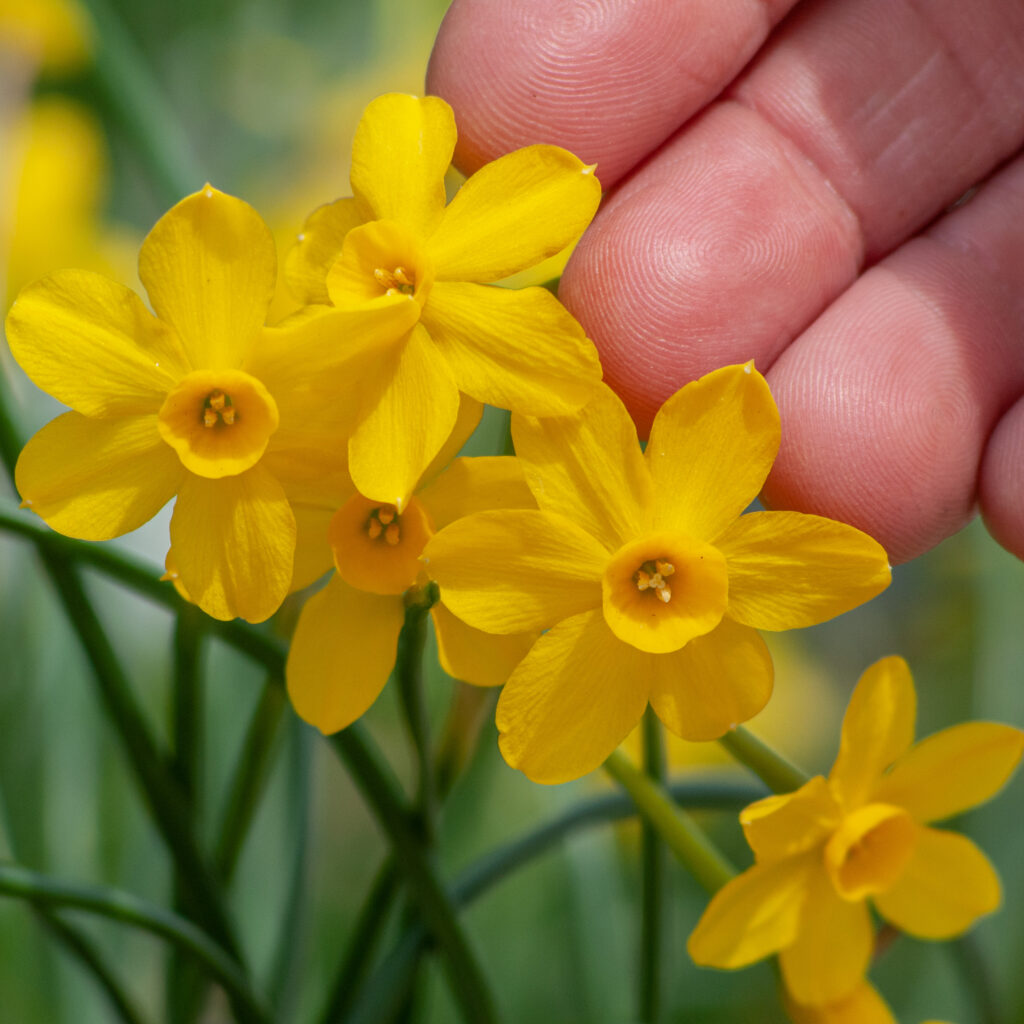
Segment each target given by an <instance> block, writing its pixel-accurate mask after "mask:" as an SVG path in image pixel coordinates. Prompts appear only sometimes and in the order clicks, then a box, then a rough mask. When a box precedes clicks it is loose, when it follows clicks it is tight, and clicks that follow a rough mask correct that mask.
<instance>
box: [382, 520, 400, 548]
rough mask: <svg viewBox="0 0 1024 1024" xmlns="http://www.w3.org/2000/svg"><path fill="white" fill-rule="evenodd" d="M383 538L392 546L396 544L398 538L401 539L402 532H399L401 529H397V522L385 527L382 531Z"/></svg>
mask: <svg viewBox="0 0 1024 1024" xmlns="http://www.w3.org/2000/svg"><path fill="white" fill-rule="evenodd" d="M384 539H385V540H386V541H387V542H388V543H389V544H390V545H391V546H392V547H394V546H395V545H396V544H397V543H398V542H399V541H400V540H401V539H402V534H401V531H400V530H399V529H398V523H392V524H391V525H390V526H389V527H388V528H387V529H386V530H385V531H384Z"/></svg>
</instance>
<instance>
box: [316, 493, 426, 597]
mask: <svg viewBox="0 0 1024 1024" xmlns="http://www.w3.org/2000/svg"><path fill="white" fill-rule="evenodd" d="M433 532H434V530H433V527H432V525H431V522H430V518H429V516H428V515H427V513H426V510H425V509H424V508H423V506H422V505H421V504H420V503H419V502H418V501H417V500H416V499H415V498H410V499H409V502H408V504H407V505H406V506H405V509H404V510H403V511H402V512H401V514H399V512H398V510H397V509H396V508H395V506H394V505H387V504H381V503H380V502H379V501H371V500H370V499H369V498H364V497H363V496H362V495H361V494H355V495H353V496H352V497H351V498H349V500H348V501H347V502H345V504H344V505H342V507H341V508H340V509H338V511H337V512H335V513H334V517H333V518H332V519H331V525H330V527H329V528H328V531H327V539H328V541H329V542H330V545H331V548H332V550H333V551H334V564H335V566H336V567H337V570H338V572H339V574H340V575H341V578H342V579H343V580H344V581H345V582H346V583H348V584H349V585H350V586H353V587H355V588H356V589H358V590H367V591H369V592H370V593H373V594H401V593H404V592H405V591H406V590H408V589H409V587H411V586H412V585H413V584H414V583H415V582H416V580H417V577H418V576H419V574H420V570H421V566H420V555H421V554H422V552H423V549H424V547H426V544H427V541H428V540H429V539H430V537H431V536H432V534H433Z"/></svg>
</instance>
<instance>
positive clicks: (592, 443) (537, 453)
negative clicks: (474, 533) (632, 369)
mask: <svg viewBox="0 0 1024 1024" xmlns="http://www.w3.org/2000/svg"><path fill="white" fill-rule="evenodd" d="M512 439H513V441H514V442H515V447H516V454H517V455H518V457H519V458H520V459H521V460H522V463H523V472H524V473H525V474H526V482H527V484H529V487H530V490H531V491H533V495H534V497H535V498H536V499H537V504H538V505H539V506H540V507H541V508H542V509H546V510H547V511H550V512H555V513H557V514H559V515H562V516H565V517H566V518H567V519H571V520H572V521H573V522H575V523H578V524H579V525H580V526H581V527H582V528H583V529H584V530H586V531H587V532H588V533H590V534H591V535H592V536H594V537H596V538H597V539H598V540H599V541H600V542H601V543H602V544H604V546H605V547H606V548H607V549H608V551H610V552H611V551H615V550H616V549H617V548H619V547H620V546H621V545H622V544H624V543H626V542H628V541H630V540H634V539H635V538H636V537H637V536H638V535H639V534H640V533H641V532H642V531H643V530H644V528H645V526H646V525H647V512H648V507H649V505H650V501H651V481H650V477H649V475H648V472H647V469H646V467H645V466H644V461H643V456H642V455H641V453H640V446H639V444H638V442H637V439H636V428H635V427H634V426H633V421H632V420H631V419H630V417H629V413H628V412H626V407H625V406H624V405H623V404H622V402H621V401H620V400H619V398H618V396H616V394H615V393H614V392H613V391H612V390H611V388H608V387H604V386H601V387H599V388H598V390H597V392H596V394H595V395H594V397H593V398H592V399H591V400H590V401H589V402H588V403H587V404H586V405H585V406H584V407H583V408H582V409H581V410H580V411H579V413H577V414H576V415H575V416H571V417H557V418H552V419H534V418H532V417H526V416H513V417H512Z"/></svg>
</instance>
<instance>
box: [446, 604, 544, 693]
mask: <svg viewBox="0 0 1024 1024" xmlns="http://www.w3.org/2000/svg"><path fill="white" fill-rule="evenodd" d="M430 614H431V617H432V618H433V620H434V633H435V634H436V636H437V657H438V660H439V661H440V662H441V668H443V669H444V670H445V672H447V673H448V675H450V676H452V677H453V678H455V679H461V680H463V681H464V682H467V683H473V684H474V685H476V686H501V685H502V684H503V683H504V682H505V681H506V680H507V679H508V677H509V676H510V675H512V670H513V669H514V668H515V667H516V665H518V664H519V662H521V661H522V660H523V658H525V657H526V652H527V651H528V650H529V649H530V648H531V647H532V646H533V642H534V641H535V640H536V639H537V634H536V633H535V632H530V633H507V634H503V633H484V632H483V631H482V630H479V629H474V628H473V627H472V626H467V625H466V623H465V622H463V621H462V619H459V618H456V617H455V616H454V615H452V613H451V612H450V611H449V610H448V609H447V608H446V607H445V606H444V605H443V604H435V605H434V607H433V608H431V610H430Z"/></svg>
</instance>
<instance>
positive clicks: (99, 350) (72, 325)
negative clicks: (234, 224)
mask: <svg viewBox="0 0 1024 1024" xmlns="http://www.w3.org/2000/svg"><path fill="white" fill-rule="evenodd" d="M6 329H7V340H8V343H9V344H10V346H11V352H12V354H13V355H14V358H15V359H17V360H18V362H19V364H20V365H21V368H22V369H23V370H24V371H25V372H26V373H27V374H28V375H29V377H31V378H32V380H33V381H34V382H35V383H36V384H37V385H38V386H39V387H40V388H42V389H43V390H44V391H46V392H47V393H48V394H50V395H53V397H54V398H56V399H57V400H58V401H60V402H63V403H64V404H65V405H69V406H71V408H72V409H75V410H76V411H78V412H81V413H84V414H86V415H87V416H132V415H141V414H144V413H151V412H158V411H159V409H160V405H161V403H162V402H163V400H164V398H165V396H166V395H167V392H168V391H170V390H171V389H172V388H173V387H174V386H175V384H176V383H177V381H178V379H179V378H180V377H182V376H184V375H185V374H186V373H188V371H189V365H188V363H187V361H186V360H185V356H184V353H183V352H182V350H181V346H180V344H179V343H178V339H177V338H176V337H175V335H174V332H173V331H171V330H170V329H169V328H168V327H167V326H166V325H165V324H162V323H161V322H160V321H159V320H157V319H155V318H154V317H153V316H152V315H151V314H150V313H149V312H148V311H147V310H146V307H145V306H143V304H142V301H141V300H140V299H139V297H138V296H137V295H136V294H135V293H134V292H132V291H130V290H129V289H127V288H125V287H124V286H123V285H119V284H115V283H114V282H113V281H109V280H107V278H105V277H102V276H101V275H99V274H92V273H90V272H89V271H87V270H62V271H59V272H58V273H56V274H51V275H50V276H48V277H44V278H43V279H42V280H41V281H36V282H35V283H34V284H30V285H28V286H27V287H26V288H24V289H22V292H21V294H20V295H19V296H18V299H17V301H16V302H15V303H14V305H13V306H12V307H11V311H10V313H8V315H7V325H6Z"/></svg>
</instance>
